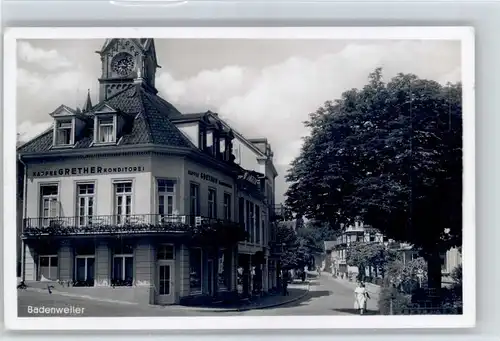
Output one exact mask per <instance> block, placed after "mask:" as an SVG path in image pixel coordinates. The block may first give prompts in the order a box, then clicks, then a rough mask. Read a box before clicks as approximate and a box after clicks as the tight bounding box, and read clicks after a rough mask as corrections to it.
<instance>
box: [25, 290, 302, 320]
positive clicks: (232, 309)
mask: <svg viewBox="0 0 500 341" xmlns="http://www.w3.org/2000/svg"><path fill="white" fill-rule="evenodd" d="M24 290H26V291H32V292H38V293H46V294H49V293H48V291H47V289H40V288H26V289H24ZM309 290H310V284H309V283H308V284H307V287H306V289H305V290H304V293H302V294H301V295H299V296H297V297H294V298H292V299H289V300H286V301H283V302H278V303H270V304H267V305H263V306H256V307H243V308H231V309H224V308H221V309H217V308H215V309H214V308H203V307H188V306H178V305H172V306H158V305H151V304H149V305H148V307H151V308H157V309H165V308H167V309H174V310H190V311H198V312H217V313H229V312H244V311H250V310H259V309H267V308H272V307H279V306H282V305H286V304H289V303H293V302H296V301H298V300H300V299H302V298H304V297H305V296H306V295H307V294H309ZM49 295H59V296H65V297H74V298H80V299H86V300H90V301H96V302H104V303H114V304H123V305H134V306H141V305H140V304H139V303H136V302H128V301H119V300H112V299H106V298H98V297H94V296H88V295H78V294H73V293H68V292H63V291H57V290H52V294H49Z"/></svg>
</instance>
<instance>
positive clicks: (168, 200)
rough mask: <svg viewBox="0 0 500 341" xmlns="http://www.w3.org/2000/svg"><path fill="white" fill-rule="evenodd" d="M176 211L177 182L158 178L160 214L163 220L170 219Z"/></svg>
mask: <svg viewBox="0 0 500 341" xmlns="http://www.w3.org/2000/svg"><path fill="white" fill-rule="evenodd" d="M174 211H175V182H174V181H172V180H158V215H159V217H160V221H161V222H165V221H168V219H169V217H172V216H173V215H174Z"/></svg>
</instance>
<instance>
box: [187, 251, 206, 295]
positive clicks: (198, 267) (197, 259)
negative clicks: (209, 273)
mask: <svg viewBox="0 0 500 341" xmlns="http://www.w3.org/2000/svg"><path fill="white" fill-rule="evenodd" d="M202 260H203V255H202V252H201V249H200V248H191V249H189V291H190V293H192V294H193V293H201V279H202V273H201V271H202V264H203V263H202Z"/></svg>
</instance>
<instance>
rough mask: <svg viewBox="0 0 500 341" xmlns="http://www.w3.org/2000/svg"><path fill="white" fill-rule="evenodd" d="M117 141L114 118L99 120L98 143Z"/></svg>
mask: <svg viewBox="0 0 500 341" xmlns="http://www.w3.org/2000/svg"><path fill="white" fill-rule="evenodd" d="M115 140H116V135H115V126H114V120H113V117H107V118H99V119H97V141H96V142H97V143H113V142H115Z"/></svg>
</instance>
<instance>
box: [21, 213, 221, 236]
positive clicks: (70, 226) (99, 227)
mask: <svg viewBox="0 0 500 341" xmlns="http://www.w3.org/2000/svg"><path fill="white" fill-rule="evenodd" d="M221 221H222V220H218V219H215V218H206V217H201V216H193V215H162V214H131V215H99V216H77V217H51V218H45V217H43V218H42V217H39V218H27V219H25V220H24V230H23V236H24V237H30V236H43V235H47V236H49V235H88V234H124V233H125V234H127V233H129V234H134V233H161V232H188V231H189V230H190V229H191V227H194V226H201V225H203V224H211V223H215V222H221Z"/></svg>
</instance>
